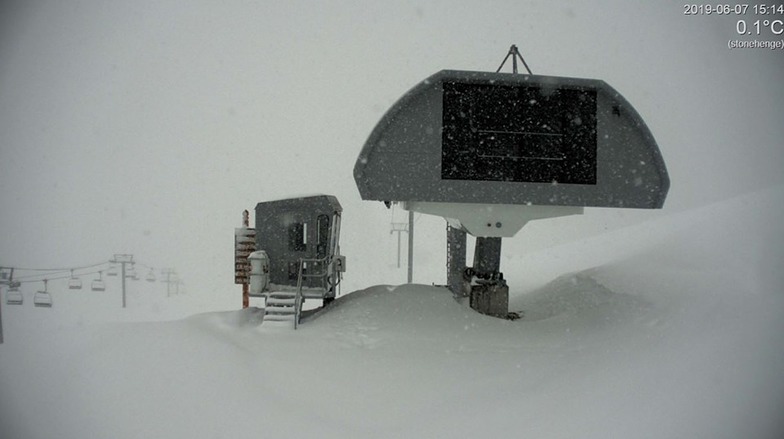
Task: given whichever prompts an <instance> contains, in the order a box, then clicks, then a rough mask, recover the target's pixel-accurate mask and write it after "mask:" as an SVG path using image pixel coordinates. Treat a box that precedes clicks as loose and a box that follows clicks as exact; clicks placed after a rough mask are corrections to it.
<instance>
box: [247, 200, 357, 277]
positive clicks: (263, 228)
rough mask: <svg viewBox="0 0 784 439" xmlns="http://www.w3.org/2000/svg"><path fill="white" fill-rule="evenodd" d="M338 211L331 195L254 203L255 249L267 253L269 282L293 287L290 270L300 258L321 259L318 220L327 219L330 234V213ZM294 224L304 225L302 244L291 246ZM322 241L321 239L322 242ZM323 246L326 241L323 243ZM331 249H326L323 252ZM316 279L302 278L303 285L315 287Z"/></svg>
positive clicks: (337, 204) (331, 219)
mask: <svg viewBox="0 0 784 439" xmlns="http://www.w3.org/2000/svg"><path fill="white" fill-rule="evenodd" d="M341 212H342V208H341V206H340V203H339V202H338V200H337V198H335V197H334V196H331V195H316V196H309V197H302V198H288V199H284V200H276V201H266V202H260V203H258V204H256V248H257V249H258V250H264V251H266V252H267V256H269V259H270V282H271V283H273V284H277V285H288V286H296V285H297V279H296V277H294V278H293V279H292V278H291V276H290V270H291V269H292V267H294V266H296V264H297V263H298V261H299V259H300V258H305V259H313V258H317V257H321V256H320V255H319V252H318V244H319V236H318V235H319V227H318V218H319V216H321V215H326V216H327V218H328V219H329V224H328V226H329V227H328V229H329V230H328V233H329V235H330V236H331V234H332V233H334V223H333V220H334V214H335V213H341ZM297 224H301V225H304V226H303V228H302V229H303V231H305V237H306V239H305V241H306V242H305V243H301V242H300V243H299V244H304V245H300V246H297V245H294V246H292V242H291V240H292V231H293V230H295V229H296V228H297V226H296V225H297ZM322 242H323V240H322ZM326 242H327V245H329V244H328V243H329V242H330V239H329V238H327V240H326ZM332 250H333V249H329V248H327V249H326V251H327V252H331V251H332ZM318 282H319V281H318V280H317V279H312V278H311V279H306V283H305V286H310V287H316V286H319V285H320V284H318Z"/></svg>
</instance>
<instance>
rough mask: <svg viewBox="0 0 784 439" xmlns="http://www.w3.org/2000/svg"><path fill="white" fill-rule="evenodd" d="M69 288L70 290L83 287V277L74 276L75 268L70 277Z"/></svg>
mask: <svg viewBox="0 0 784 439" xmlns="http://www.w3.org/2000/svg"><path fill="white" fill-rule="evenodd" d="M68 289H69V290H81V289H82V279H80V278H78V277H74V274H73V270H71V278H70V279H68Z"/></svg>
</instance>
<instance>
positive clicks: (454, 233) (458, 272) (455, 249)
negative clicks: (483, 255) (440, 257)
mask: <svg viewBox="0 0 784 439" xmlns="http://www.w3.org/2000/svg"><path fill="white" fill-rule="evenodd" d="M465 269H466V232H465V231H464V230H462V229H458V228H455V227H452V226H450V225H449V223H447V224H446V284H447V286H448V287H449V290H450V291H452V294H454V295H456V296H467V295H468V291H466V290H465V289H464V288H463V284H464V282H463V271H464V270H465Z"/></svg>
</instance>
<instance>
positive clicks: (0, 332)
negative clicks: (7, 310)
mask: <svg viewBox="0 0 784 439" xmlns="http://www.w3.org/2000/svg"><path fill="white" fill-rule="evenodd" d="M2 302H3V300H2V299H0V344H3V304H2Z"/></svg>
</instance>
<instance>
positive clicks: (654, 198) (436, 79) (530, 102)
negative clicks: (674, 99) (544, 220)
mask: <svg viewBox="0 0 784 439" xmlns="http://www.w3.org/2000/svg"><path fill="white" fill-rule="evenodd" d="M532 96H533V97H532ZM547 105H549V106H547ZM594 105H595V107H594ZM527 106H528V107H527ZM536 108H538V110H536ZM594 108H595V111H594V110H593V109H594ZM537 111H538V113H537ZM466 112H469V113H472V114H471V115H466V114H465V113H466ZM486 113H490V114H486ZM569 118H571V119H569ZM550 119H552V120H553V122H552V123H551V122H549V120H550ZM499 120H500V122H499ZM482 124H490V125H492V124H496V125H498V124H501V125H498V126H496V127H489V126H486V127H483V126H481V125H482ZM503 124H506V125H503ZM515 124H517V125H521V126H522V125H526V124H527V125H528V126H527V127H522V128H519V129H518V128H509V127H510V126H517V125H515ZM559 124H560V126H558V125H559ZM580 124H586V125H583V126H576V125H580ZM553 125H555V127H553ZM477 126H479V127H478V128H477ZM499 127H500V128H499ZM532 127H533V128H532ZM552 139H555V140H552ZM483 148H489V149H490V150H493V148H495V150H497V151H500V152H487V151H486V150H484V149H483ZM531 149H533V150H535V151H534V152H532V153H530V152H526V151H528V150H531ZM495 150H493V151H495ZM445 163H447V164H448V166H449V167H448V168H447V167H445V165H444V164H445ZM354 179H355V181H356V184H357V188H358V189H359V192H360V195H361V197H362V199H365V200H380V201H427V202H446V203H483V204H532V205H562V206H596V207H632V208H660V207H662V205H663V203H664V199H665V198H666V195H667V191H668V189H669V177H668V175H667V169H666V166H665V164H664V160H663V158H662V156H661V153H660V151H659V148H658V146H657V144H656V141H655V139H654V138H653V135H652V134H651V132H650V130H649V129H648V127H647V126H646V125H645V122H644V121H643V120H642V118H641V117H640V115H639V114H638V113H637V111H636V110H635V109H634V107H632V105H631V104H630V103H629V102H628V101H626V99H624V97H623V96H621V94H620V93H618V92H617V91H616V90H615V89H613V88H612V87H610V86H609V85H608V84H607V83H605V82H604V81H601V80H596V79H581V78H564V77H554V76H540V75H522V74H509V73H488V72H470V71H454V70H442V71H440V72H438V73H436V74H434V75H432V76H430V77H429V78H427V79H425V80H424V81H422V82H420V83H419V84H417V85H416V86H415V87H413V88H412V89H411V90H410V91H408V92H407V93H406V94H405V95H403V96H402V97H401V98H400V100H398V101H397V102H396V103H395V104H394V105H393V106H392V107H391V108H390V109H389V110H388V111H387V113H386V114H385V115H384V116H383V117H382V119H381V120H380V121H379V122H378V124H377V125H376V127H375V128H374V129H373V131H372V133H371V134H370V137H369V138H368V140H367V142H366V143H365V145H364V147H363V148H362V150H361V152H360V154H359V157H358V158H357V161H356V164H355V166H354Z"/></svg>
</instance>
